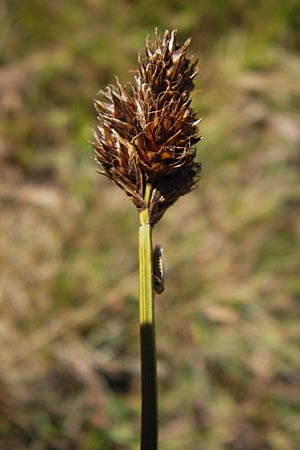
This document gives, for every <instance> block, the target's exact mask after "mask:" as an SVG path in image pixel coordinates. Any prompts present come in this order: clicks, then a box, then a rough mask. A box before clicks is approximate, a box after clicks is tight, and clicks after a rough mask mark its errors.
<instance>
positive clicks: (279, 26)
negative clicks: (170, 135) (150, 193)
mask: <svg viewBox="0 0 300 450" xmlns="http://www.w3.org/2000/svg"><path fill="white" fill-rule="evenodd" d="M156 26H157V27H158V28H159V30H160V32H163V30H164V29H165V28H169V29H172V28H177V29H178V32H179V36H180V37H181V38H182V40H184V39H185V38H186V37H188V36H192V38H193V41H192V51H193V53H194V54H195V55H196V56H197V57H198V58H199V68H200V75H199V77H198V81H197V89H198V92H197V94H195V96H194V107H195V108H196V109H197V110H198V111H199V114H200V115H203V116H204V122H203V126H202V133H203V135H204V137H205V139H204V140H203V141H202V142H201V143H200V144H199V145H198V154H199V160H201V161H202V163H203V175H202V180H201V182H200V185H199V188H198V189H197V190H196V191H194V192H193V193H191V194H189V196H187V197H185V198H184V199H182V200H180V201H179V202H178V204H176V205H175V206H174V207H173V208H172V209H171V210H170V211H169V212H168V213H167V214H166V216H165V217H164V219H163V220H162V222H161V223H160V224H159V225H158V226H157V229H156V230H155V241H157V242H159V243H162V244H163V245H164V247H165V254H166V278H167V279H166V291H165V293H164V294H163V295H162V296H161V297H159V298H158V299H157V335H158V336H157V341H158V342H157V344H158V358H159V364H158V367H159V387H160V428H161V436H160V442H161V446H160V448H161V450H182V449H189V450H200V449H201V450H218V449H220V450H221V449H222V450H223V449H228V450H229V449H230V450H269V449H270V450H277V449H278V450H279V449H280V450H294V449H296V448H297V442H299V441H300V424H299V414H300V359H299V351H300V349H299V339H300V327H299V319H300V317H299V301H300V281H299V260H300V245H299V244H300V238H299V235H300V219H299V212H300V182H299V166H300V157H299V144H300V128H299V119H300V114H299V108H300V84H299V74H300V62H299V57H298V55H299V48H300V34H299V29H300V4H299V1H297V0H286V1H285V2H280V1H278V0H273V1H271V0H260V1H259V0H255V1H253V2H249V1H246V0H240V1H238V0H226V1H223V2H219V1H216V0H213V1H211V0H202V1H201V2H184V1H183V0H177V1H170V0H161V1H153V2H146V1H145V0H138V1H130V0H127V1H125V0H123V1H121V0H117V1H115V2H113V1H111V0H102V1H98V0H79V1H77V2H74V1H61V0H52V1H51V2H50V1H49V2H46V1H42V0H31V1H26V0H6V1H5V0H4V1H2V2H1V5H0V29H1V34H0V48H1V52H0V64H1V66H0V116H1V121H0V162H1V175H2V176H1V180H0V202H1V215H0V227H1V234H0V263H1V278H0V305H1V308H0V310H1V316H0V449H1V450H7V449H16V450H18V449H19V450H23V449H30V450H50V449H51V450H54V449H55V450H66V449H72V450H73V449H79V450H94V449H95V450H96V449H97V450H99V449H104V450H117V449H118V450H120V449H129V448H130V449H137V448H138V435H139V407H140V392H139V390H140V384H139V383H140V381H139V330H138V312H137V308H138V306H137V284H138V283H137V274H136V272H137V225H138V220H137V214H136V211H135V209H134V207H133V206H132V205H131V203H130V201H128V200H127V199H126V197H125V195H124V194H123V193H122V192H121V191H119V190H118V189H117V188H116V187H114V186H113V185H112V184H110V183H109V182H108V180H106V179H104V178H103V177H100V176H98V175H97V174H96V170H95V165H94V163H93V161H92V159H91V158H90V156H91V154H92V151H91V148H90V146H89V145H88V144H87V142H88V140H90V139H91V136H92V132H91V130H92V128H93V127H94V126H95V113H94V111H93V107H92V99H93V97H94V96H95V95H96V92H97V91H98V89H99V88H100V87H101V88H103V87H105V85H106V84H108V83H111V82H114V74H116V75H118V76H119V78H120V80H121V81H122V82H126V81H127V80H128V79H130V78H131V77H132V74H130V73H129V69H134V68H135V67H136V55H137V51H138V50H139V49H140V48H141V47H143V45H144V38H145V36H146V35H147V34H152V35H153V32H154V28H155V27H156Z"/></svg>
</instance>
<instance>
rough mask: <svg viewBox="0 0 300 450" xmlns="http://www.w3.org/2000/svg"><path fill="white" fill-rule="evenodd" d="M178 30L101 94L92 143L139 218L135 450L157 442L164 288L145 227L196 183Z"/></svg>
mask: <svg viewBox="0 0 300 450" xmlns="http://www.w3.org/2000/svg"><path fill="white" fill-rule="evenodd" d="M176 38H177V32H176V30H173V31H172V32H171V33H170V32H169V31H165V33H164V35H163V38H161V37H160V36H159V34H158V32H157V30H156V31H155V38H154V40H153V41H151V40H150V39H149V38H147V39H146V46H145V49H144V51H143V52H142V54H140V55H139V56H138V68H137V70H136V71H135V80H134V82H133V83H129V84H127V85H122V84H121V83H120V82H119V80H118V79H117V78H116V84H115V85H110V86H108V87H107V88H106V89H105V90H103V91H100V93H99V94H100V96H99V97H97V99H96V100H95V108H96V111H97V129H96V131H95V133H94V141H93V142H92V145H93V147H94V149H95V159H96V161H97V163H98V164H99V172H100V173H101V174H103V175H105V176H107V177H108V178H110V179H111V180H112V181H113V182H114V183H115V184H116V185H118V186H119V187H120V188H121V189H122V190H123V191H124V192H125V193H126V194H127V196H128V197H129V198H130V199H131V200H132V201H133V203H134V204H135V206H136V208H137V210H138V214H139V222H140V224H139V284H140V290H139V295H140V298H139V308H140V313H139V318H140V342H141V397H142V406H141V446H140V448H141V450H156V449H157V445H158V443H157V442H158V420H157V370H156V344H155V314H154V295H155V293H160V292H162V290H163V287H164V285H163V273H162V249H161V246H156V247H155V251H153V246H152V230H153V227H154V226H155V225H156V224H157V222H158V221H159V220H160V219H161V217H162V216H163V214H164V213H165V212H166V210H167V209H168V208H169V207H170V206H171V205H172V204H173V203H174V202H175V201H176V200H177V199H178V198H179V197H180V196H182V195H185V194H187V193H188V192H190V191H191V190H192V189H193V188H194V186H195V184H196V183H197V181H198V180H199V173H200V164H199V163H198V162H196V161H195V155H196V150H195V147H194V146H195V144H196V143H197V142H198V141H199V140H200V137H199V123H200V119H197V118H196V112H195V111H194V110H193V109H192V108H191V97H190V94H191V91H192V90H193V88H194V83H193V80H194V77H195V76H196V74H197V72H198V71H197V68H196V64H197V61H195V60H190V59H188V58H187V51H188V48H189V45H190V41H191V40H190V39H188V40H187V41H186V42H185V43H184V44H183V45H179V44H178V43H177V39H176Z"/></svg>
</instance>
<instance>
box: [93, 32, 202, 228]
mask: <svg viewBox="0 0 300 450" xmlns="http://www.w3.org/2000/svg"><path fill="white" fill-rule="evenodd" d="M176 34H177V32H176V30H173V31H172V32H171V33H169V31H166V32H165V33H164V37H163V39H161V38H160V37H159V35H158V33H157V31H156V33H155V40H154V42H153V43H152V42H151V41H150V40H149V39H147V40H146V48H145V52H144V56H143V57H141V56H139V58H138V69H137V71H136V74H135V84H129V85H128V86H123V85H121V83H120V82H119V80H118V79H116V86H113V85H112V86H109V87H107V88H106V89H105V90H104V91H100V94H102V98H103V99H101V100H98V99H97V100H95V107H96V110H97V118H98V126H97V130H96V131H95V141H94V142H93V146H94V148H95V158H96V160H97V162H98V163H99V164H100V170H99V172H100V173H102V174H104V175H106V176H107V177H109V178H110V179H111V180H113V181H114V182H115V183H116V184H117V185H118V186H119V187H121V188H122V189H123V190H124V191H125V192H126V194H127V195H128V196H129V197H130V198H131V199H132V201H133V202H134V204H135V205H136V207H137V208H138V210H143V209H145V208H146V207H149V211H150V220H151V223H152V225H154V224H155V223H156V222H158V220H159V219H160V218H161V217H162V215H163V214H164V212H165V211H166V209H167V208H168V207H169V206H171V205H172V204H173V203H174V202H175V201H176V200H177V199H178V198H179V197H180V196H182V195H184V194H186V193H187V192H189V191H190V190H191V189H192V188H193V187H194V185H195V183H196V182H197V181H198V179H199V173H200V164H199V163H197V162H195V159H194V158H195V153H196V152H195V148H194V145H195V144H196V143H197V142H198V141H199V140H200V137H199V135H198V132H199V123H200V120H199V119H198V120H197V118H196V112H195V111H194V110H193V109H192V108H191V98H190V93H191V91H192V89H193V88H194V83H193V79H194V77H195V76H196V75H197V72H198V71H197V69H196V68H195V66H196V63H197V61H194V62H191V61H190V60H189V59H187V57H186V53H187V50H188V48H189V45H190V39H188V40H187V41H186V42H185V43H184V44H183V45H182V46H180V45H178V44H177V43H176ZM146 184H150V185H151V186H152V194H151V198H150V202H149V204H148V205H146V204H145V200H144V194H145V186H146Z"/></svg>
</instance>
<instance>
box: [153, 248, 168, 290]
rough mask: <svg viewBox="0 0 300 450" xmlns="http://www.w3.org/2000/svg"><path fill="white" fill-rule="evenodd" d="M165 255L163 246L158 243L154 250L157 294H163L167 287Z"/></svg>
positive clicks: (154, 282)
mask: <svg viewBox="0 0 300 450" xmlns="http://www.w3.org/2000/svg"><path fill="white" fill-rule="evenodd" d="M163 257H164V252H163V246H162V245H156V246H155V247H154V251H153V285H154V291H155V293H156V294H161V293H162V292H163V291H164V289H165V281H164V259H163Z"/></svg>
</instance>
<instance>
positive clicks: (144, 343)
mask: <svg viewBox="0 0 300 450" xmlns="http://www.w3.org/2000/svg"><path fill="white" fill-rule="evenodd" d="M151 192H152V187H151V186H150V185H147V187H146V192H145V202H146V205H148V204H149V199H150V196H151ZM152 252H153V250H152V227H151V225H150V223H149V210H148V208H146V209H144V210H143V211H141V212H140V229H139V278H140V339H141V378H142V413H141V447H140V449H141V450H157V435H158V424H157V370H156V345H155V320H154V301H153V300H154V290H153V268H152Z"/></svg>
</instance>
